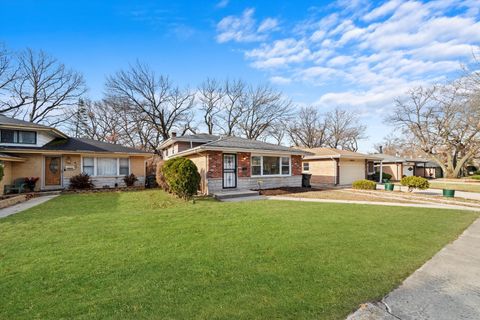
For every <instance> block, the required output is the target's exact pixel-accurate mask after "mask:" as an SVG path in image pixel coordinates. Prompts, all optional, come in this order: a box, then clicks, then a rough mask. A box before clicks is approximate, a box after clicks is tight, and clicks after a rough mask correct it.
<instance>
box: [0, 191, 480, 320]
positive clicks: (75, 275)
mask: <svg viewBox="0 0 480 320" xmlns="http://www.w3.org/2000/svg"><path fill="white" fill-rule="evenodd" d="M477 217H478V215H477V214H476V213H474V212H467V211H457V210H441V209H424V208H409V207H386V206H368V205H352V204H334V203H328V204H324V203H307V202H296V201H295V202H293V201H271V200H268V201H252V202H236V203H233V202H231V203H226V202H216V201H211V200H199V201H196V204H192V202H185V201H182V200H179V199H177V198H174V197H172V196H170V195H168V194H165V193H164V192H162V191H160V190H146V191H139V192H109V193H93V194H68V195H61V196H59V197H57V198H55V199H53V200H50V201H48V202H46V203H44V204H42V205H39V206H37V207H34V208H31V209H29V210H27V211H24V212H21V213H18V214H15V215H12V216H9V217H6V218H3V219H0V243H1V245H0V279H2V281H0V301H1V302H0V319H19V318H22V319H32V318H37V319H59V318H68V319H105V318H109V319H145V318H147V319H148V318H151V319H158V318H163V319H286V318H288V319H344V318H345V317H346V316H347V315H348V314H349V313H350V312H352V311H353V310H355V309H356V308H357V307H358V305H359V304H361V303H364V302H366V301H376V300H379V299H381V298H382V297H383V296H384V295H385V294H387V293H388V292H390V291H391V290H392V289H394V288H395V287H397V286H398V285H399V284H400V283H401V282H402V281H403V280H404V279H405V278H406V277H407V276H408V275H410V274H411V273H412V272H413V271H415V270H416V269H417V268H419V267H420V266H421V265H422V264H423V263H425V261H427V260H428V259H430V258H431V257H432V256H433V255H434V254H435V253H436V252H438V251H439V250H440V249H441V248H442V247H443V246H444V245H446V244H447V243H449V242H451V241H453V240H454V239H455V238H456V237H457V236H458V235H459V234H460V233H461V232H463V230H464V229H465V228H466V227H467V226H469V225H470V224H471V223H472V222H473V221H474V220H475V219H476V218H477Z"/></svg>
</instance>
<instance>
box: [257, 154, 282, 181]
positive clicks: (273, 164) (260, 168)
mask: <svg viewBox="0 0 480 320" xmlns="http://www.w3.org/2000/svg"><path fill="white" fill-rule="evenodd" d="M251 167H252V176H278V175H290V157H272V156H252V161H251Z"/></svg>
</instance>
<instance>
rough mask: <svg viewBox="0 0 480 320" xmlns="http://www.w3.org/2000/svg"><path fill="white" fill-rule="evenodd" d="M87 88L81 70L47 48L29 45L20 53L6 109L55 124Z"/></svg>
mask: <svg viewBox="0 0 480 320" xmlns="http://www.w3.org/2000/svg"><path fill="white" fill-rule="evenodd" d="M85 91H86V89H85V82H84V80H83V77H82V75H81V74H80V73H78V72H75V71H73V70H69V69H67V67H65V65H64V64H62V63H60V62H59V61H58V60H57V59H55V58H54V57H52V56H50V55H48V54H46V53H45V52H43V51H38V52H37V51H33V50H31V49H26V50H25V51H23V52H21V53H20V54H19V55H18V72H17V77H16V79H15V81H13V84H12V87H11V91H10V94H11V98H10V99H9V100H7V102H4V106H3V108H2V110H3V112H8V113H9V114H11V115H14V116H15V117H18V118H22V119H24V120H26V121H30V122H35V123H40V122H41V123H46V124H48V125H52V126H55V125H58V124H59V123H61V122H63V121H65V119H66V118H68V117H70V116H71V115H72V114H73V112H71V111H69V110H71V109H73V107H74V106H75V105H76V104H77V101H78V99H79V98H80V97H81V96H82V95H83V94H84V93H85Z"/></svg>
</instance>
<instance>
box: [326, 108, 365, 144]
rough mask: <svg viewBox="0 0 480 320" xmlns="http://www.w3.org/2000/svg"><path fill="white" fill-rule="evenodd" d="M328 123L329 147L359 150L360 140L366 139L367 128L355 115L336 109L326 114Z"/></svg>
mask: <svg viewBox="0 0 480 320" xmlns="http://www.w3.org/2000/svg"><path fill="white" fill-rule="evenodd" d="M326 123H327V127H326V134H327V136H328V141H327V144H328V146H329V147H331V148H341V149H345V150H351V151H357V150H358V140H361V139H364V138H365V130H366V127H365V126H364V125H362V124H360V123H359V119H358V117H357V116H356V115H355V114H354V113H352V112H349V111H347V110H344V109H341V108H335V110H333V111H330V112H328V113H327V114H326Z"/></svg>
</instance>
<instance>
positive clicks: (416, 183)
mask: <svg viewBox="0 0 480 320" xmlns="http://www.w3.org/2000/svg"><path fill="white" fill-rule="evenodd" d="M400 183H401V184H402V186H406V187H408V191H409V192H412V191H413V190H414V189H419V190H425V189H428V188H429V187H430V183H429V182H428V180H427V179H425V178H422V177H417V176H410V177H403V178H402V180H400Z"/></svg>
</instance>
